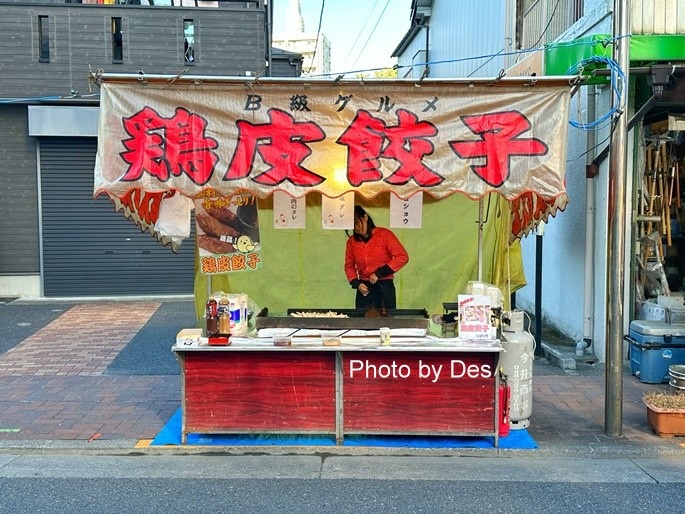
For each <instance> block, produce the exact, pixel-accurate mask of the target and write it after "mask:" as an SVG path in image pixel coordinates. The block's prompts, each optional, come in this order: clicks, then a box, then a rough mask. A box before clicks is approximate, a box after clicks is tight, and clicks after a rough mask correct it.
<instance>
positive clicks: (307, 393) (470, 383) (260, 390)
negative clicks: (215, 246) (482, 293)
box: [173, 336, 501, 446]
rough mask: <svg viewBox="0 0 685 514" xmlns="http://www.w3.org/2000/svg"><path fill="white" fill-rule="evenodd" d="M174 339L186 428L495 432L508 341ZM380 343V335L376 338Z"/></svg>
mask: <svg viewBox="0 0 685 514" xmlns="http://www.w3.org/2000/svg"><path fill="white" fill-rule="evenodd" d="M358 341H359V339H357V340H356V342H354V343H352V342H346V341H345V340H344V338H342V342H341V344H340V345H339V346H323V345H322V343H321V340H320V339H319V341H318V344H317V343H316V342H311V341H308V342H307V341H305V342H301V343H299V342H293V343H292V344H291V345H290V346H274V344H273V339H272V338H270V337H261V338H255V339H247V338H234V342H233V343H232V344H231V345H230V346H225V347H210V346H198V347H179V346H174V347H173V350H174V352H175V353H176V356H177V358H178V361H179V364H180V366H181V380H182V396H181V402H182V442H183V444H185V443H186V440H187V434H189V433H203V434H220V433H224V434H228V433H230V434H274V433H281V434H329V435H335V438H336V442H337V443H338V444H342V442H343V438H344V437H345V436H346V435H352V434H373V435H443V436H444V435H450V436H493V437H494V438H495V446H497V445H498V430H497V429H498V413H499V405H498V403H499V402H498V394H497V392H498V386H499V377H498V373H497V364H498V359H499V352H500V351H501V347H500V344H499V341H497V340H494V341H492V340H490V341H461V340H456V339H453V340H451V341H450V342H447V341H446V340H444V339H436V338H430V337H424V338H417V339H414V340H405V341H403V342H395V340H394V339H393V343H392V345H391V346H380V344H379V343H378V342H377V343H369V342H358ZM376 341H378V336H376Z"/></svg>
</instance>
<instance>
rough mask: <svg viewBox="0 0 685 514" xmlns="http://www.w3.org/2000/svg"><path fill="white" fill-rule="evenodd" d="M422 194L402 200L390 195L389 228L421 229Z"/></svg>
mask: <svg viewBox="0 0 685 514" xmlns="http://www.w3.org/2000/svg"><path fill="white" fill-rule="evenodd" d="M422 211H423V193H416V194H415V195H413V196H411V197H409V198H407V199H406V200H403V199H402V198H398V197H397V196H395V195H394V194H392V193H390V228H421V213H422Z"/></svg>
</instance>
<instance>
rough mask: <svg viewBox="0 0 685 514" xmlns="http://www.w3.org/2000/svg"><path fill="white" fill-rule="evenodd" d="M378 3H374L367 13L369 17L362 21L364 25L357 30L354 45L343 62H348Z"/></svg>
mask: <svg viewBox="0 0 685 514" xmlns="http://www.w3.org/2000/svg"><path fill="white" fill-rule="evenodd" d="M378 2H380V0H376V1H375V3H374V4H373V7H372V8H371V10H370V11H369V16H367V17H366V20H365V21H364V25H362V28H361V29H359V33H358V34H357V37H356V38H355V40H354V43H352V46H350V51H349V52H347V55H346V56H345V62H348V61H349V59H350V55H352V50H354V47H355V46H356V45H357V41H359V38H360V37H361V35H362V32H364V29H365V28H366V24H367V23H369V20H370V19H371V13H372V12H373V11H374V10H375V9H376V6H377V5H378ZM353 66H354V64H353Z"/></svg>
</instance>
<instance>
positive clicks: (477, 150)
mask: <svg viewBox="0 0 685 514" xmlns="http://www.w3.org/2000/svg"><path fill="white" fill-rule="evenodd" d="M561 79H562V78H560V77H557V78H556V80H543V79H536V80H534V81H533V80H521V79H507V78H506V77H505V78H503V79H501V80H497V81H489V82H488V81H484V80H482V79H481V80H477V79H476V80H468V81H467V80H464V81H457V80H440V79H436V80H424V81H421V82H420V83H417V82H416V81H405V80H377V81H373V80H370V81H367V80H364V81H362V80H354V81H352V80H349V81H348V80H342V81H317V80H302V79H298V80H292V79H288V80H283V79H250V80H246V79H244V78H243V79H222V80H218V79H215V80H211V78H205V79H204V80H193V78H192V77H182V78H178V80H175V79H173V78H172V79H169V78H168V77H160V76H152V77H144V76H140V77H135V78H134V77H126V76H124V77H117V76H116V75H103V76H101V77H100V86H101V101H100V119H99V132H98V143H99V144H98V153H97V160H96V167H95V181H94V192H95V196H98V195H99V194H101V193H106V194H108V195H109V196H110V197H112V198H113V199H117V200H114V201H115V202H116V201H121V199H122V198H125V197H126V196H127V195H129V196H130V195H131V194H132V191H136V190H138V191H143V192H144V193H142V194H156V195H163V194H167V193H168V192H171V191H175V192H180V193H181V194H183V195H185V196H188V197H190V198H193V199H197V198H208V197H226V198H227V197H231V196H232V195H235V194H238V193H240V192H249V193H251V194H253V195H254V196H255V197H257V198H265V197H267V196H270V195H272V194H273V193H274V192H277V191H282V192H285V193H287V194H288V195H290V196H291V197H293V198H302V197H304V196H305V195H307V194H308V193H311V192H318V193H320V194H322V195H325V196H327V197H329V198H337V197H339V196H341V195H344V194H345V193H348V192H351V191H354V192H355V193H356V194H360V195H362V196H364V197H366V198H370V197H374V196H376V195H378V194H379V193H382V192H388V191H390V192H392V193H394V194H395V195H396V196H397V197H398V198H402V199H408V198H410V197H412V196H413V195H415V194H417V193H419V192H423V193H427V194H430V195H431V196H433V197H434V198H444V197H446V196H448V195H451V194H454V193H461V194H464V195H466V196H468V197H470V198H473V199H478V198H482V197H483V196H484V195H486V194H488V193H492V192H494V193H497V194H500V195H502V196H503V197H505V198H507V199H508V200H510V201H511V202H512V209H513V210H514V213H515V230H516V233H515V234H514V235H521V234H522V233H525V232H526V231H527V230H529V229H530V227H531V226H532V225H531V224H532V223H535V222H536V221H538V220H540V219H546V218H547V217H548V216H549V215H550V214H554V213H555V211H556V210H557V209H563V208H564V207H565V206H566V203H567V202H568V199H567V197H566V191H565V187H564V170H565V160H566V141H567V137H566V133H567V127H568V108H569V100H570V89H571V87H570V83H569V82H568V80H561ZM133 209H134V210H135V205H134V206H133Z"/></svg>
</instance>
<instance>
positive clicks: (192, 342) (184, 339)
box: [176, 328, 202, 348]
mask: <svg viewBox="0 0 685 514" xmlns="http://www.w3.org/2000/svg"><path fill="white" fill-rule="evenodd" d="M201 337H202V329H201V328H184V329H183V330H181V331H180V332H179V333H178V334H176V346H182V347H184V348H192V347H195V346H199V344H200V338H201Z"/></svg>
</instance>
